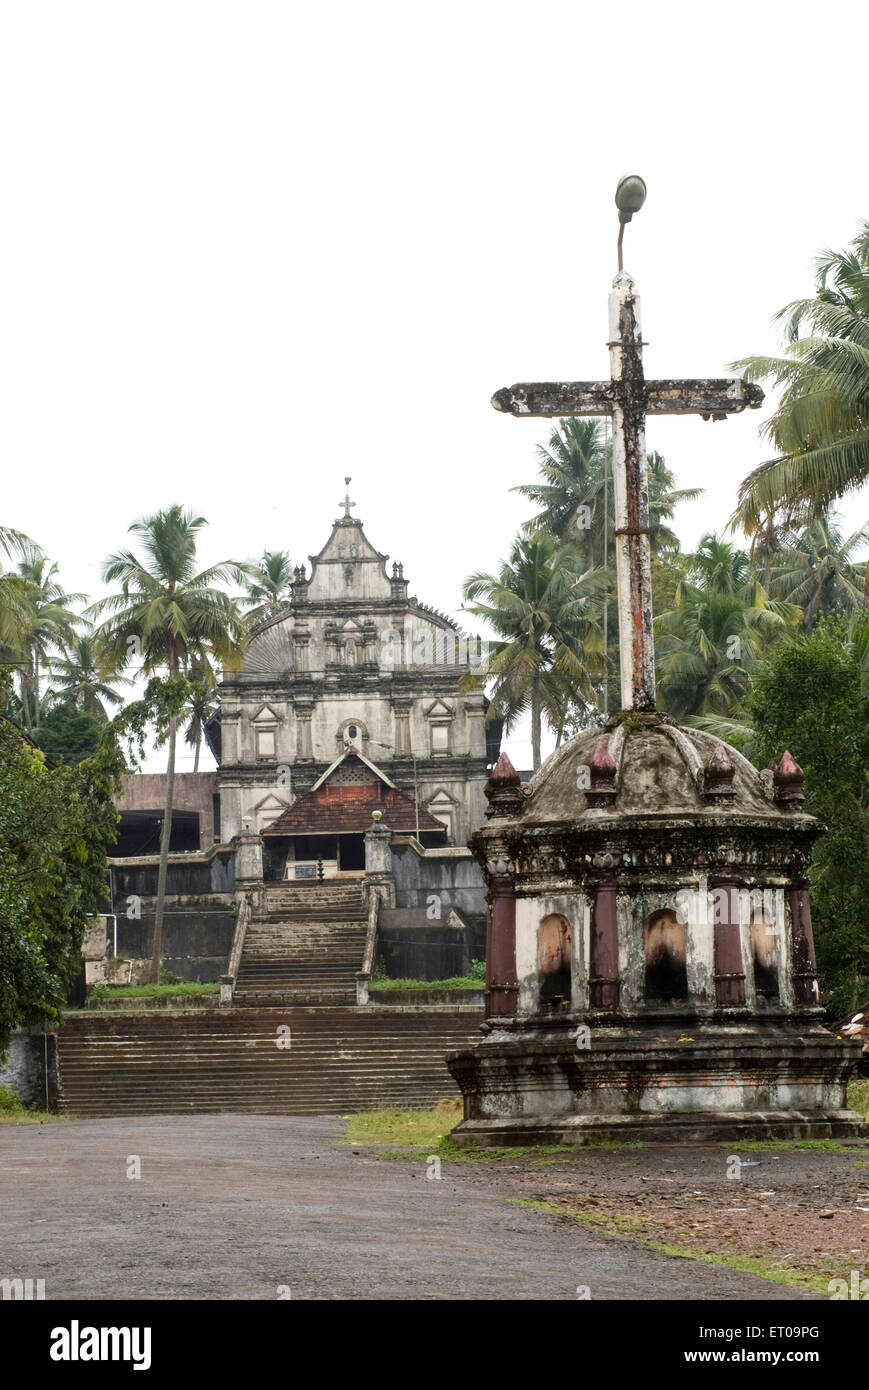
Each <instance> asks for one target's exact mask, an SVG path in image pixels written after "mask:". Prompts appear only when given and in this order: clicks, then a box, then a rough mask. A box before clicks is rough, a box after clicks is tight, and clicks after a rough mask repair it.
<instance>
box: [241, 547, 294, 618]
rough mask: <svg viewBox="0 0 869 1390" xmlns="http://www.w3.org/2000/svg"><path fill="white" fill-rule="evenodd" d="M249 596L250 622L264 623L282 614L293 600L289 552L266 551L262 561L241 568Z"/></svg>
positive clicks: (261, 557) (248, 613) (248, 615)
mask: <svg viewBox="0 0 869 1390" xmlns="http://www.w3.org/2000/svg"><path fill="white" fill-rule="evenodd" d="M239 578H240V579H241V580H242V581H243V583H244V587H245V591H246V597H245V599H244V601H243V607H244V609H245V612H246V616H247V621H248V622H249V623H258V622H262V620H263V619H264V618H270V617H272V615H273V614H275V613H280V611H281V609H282V608H284V607H285V606H286V605H287V604H288V603H289V601H290V596H291V594H292V583H293V567H292V564H291V563H290V556H289V552H288V551H286V550H264V551H263V553H262V555H261V556H260V558H259V560H255V561H252V562H251V563H250V564H247V565H240V566H239Z"/></svg>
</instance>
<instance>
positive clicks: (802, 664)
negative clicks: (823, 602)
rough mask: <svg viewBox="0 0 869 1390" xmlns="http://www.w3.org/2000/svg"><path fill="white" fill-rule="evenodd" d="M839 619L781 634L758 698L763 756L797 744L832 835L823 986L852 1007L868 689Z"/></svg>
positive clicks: (868, 882) (867, 934)
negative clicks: (788, 636) (805, 630)
mask: <svg viewBox="0 0 869 1390" xmlns="http://www.w3.org/2000/svg"><path fill="white" fill-rule="evenodd" d="M861 678H862V669H861V653H860V649H859V646H858V645H857V644H856V643H855V642H854V641H851V640H849V638H848V628H847V626H846V624H845V623H844V621H843V620H842V619H840V618H833V619H827V620H824V621H822V622H819V623H818V625H817V626H816V627H815V629H814V630H813V631H812V632H811V633H809V634H808V635H805V636H800V637H794V638H791V639H790V640H788V641H785V642H782V643H781V644H780V645H779V646H778V647H777V648H776V650H775V651H774V652H773V653H772V655H771V656H770V658H769V661H768V662H767V663H766V664H765V666H764V667H763V669H762V670H761V671H760V672H759V673H758V677H757V680H756V684H755V688H754V692H753V694H752V697H751V700H750V710H751V714H752V716H753V722H754V727H755V733H756V738H757V761H758V762H759V763H760V764H761V765H764V764H765V763H767V762H768V761H770V760H771V759H773V758H775V759H778V758H780V757H781V755H782V752H783V751H784V749H785V748H788V749H789V750H790V752H791V753H792V754H793V756H794V757H795V758H796V760H797V762H798V763H799V764H800V766H801V767H802V769H803V771H804V772H805V775H806V780H805V794H806V810H807V811H809V812H811V814H812V815H815V816H817V817H818V818H819V819H820V820H821V821H822V822H823V823H824V824H825V825H826V826H827V833H826V834H825V835H824V836H823V837H822V838H821V840H819V842H818V844H817V846H816V849H815V853H814V858H813V863H812V870H811V884H812V888H811V901H812V916H813V922H814V928H815V943H816V948H817V954H818V968H819V975H820V980H821V985H822V988H823V989H824V990H825V991H826V994H827V996H828V998H827V1002H828V1007H829V1008H830V1010H831V1012H832V1013H833V1014H834V1015H836V1014H844V1013H845V1012H847V1011H848V1010H849V1009H852V1008H854V1007H855V1006H856V1005H857V1004H858V1003H860V1002H862V1000H863V999H864V998H865V995H866V994H867V993H869V693H867V692H866V691H865V690H864V689H863V688H862V680H861Z"/></svg>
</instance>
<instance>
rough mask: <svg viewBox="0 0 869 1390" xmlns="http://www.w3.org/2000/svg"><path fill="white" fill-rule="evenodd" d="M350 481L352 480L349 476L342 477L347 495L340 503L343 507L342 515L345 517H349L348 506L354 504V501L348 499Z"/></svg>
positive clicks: (353, 505)
mask: <svg viewBox="0 0 869 1390" xmlns="http://www.w3.org/2000/svg"><path fill="white" fill-rule="evenodd" d="M351 481H352V479H350V478H345V479H344V482H345V483H346V484H347V496H346V497H345V498H344V500H343V502H342V503H341V506H342V507H343V508H344V515H345V517H349V516H350V508H351V507H355V506H356V503H355V502H351V501H350V483H351ZM350 519H351V520H352V517H351V518H350Z"/></svg>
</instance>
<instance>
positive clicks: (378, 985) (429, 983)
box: [369, 975, 486, 994]
mask: <svg viewBox="0 0 869 1390" xmlns="http://www.w3.org/2000/svg"><path fill="white" fill-rule="evenodd" d="M485 984H486V982H485V980H475V979H474V978H473V976H471V975H453V976H452V977H451V978H450V979H448V980H384V979H379V980H372V981H371V983H370V985H369V990H370V991H371V993H372V994H375V993H379V992H380V991H381V990H387V989H484V988H485Z"/></svg>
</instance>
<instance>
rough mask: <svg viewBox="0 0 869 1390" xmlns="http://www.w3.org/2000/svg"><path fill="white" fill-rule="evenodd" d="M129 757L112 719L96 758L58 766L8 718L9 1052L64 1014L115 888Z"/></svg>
mask: <svg viewBox="0 0 869 1390" xmlns="http://www.w3.org/2000/svg"><path fill="white" fill-rule="evenodd" d="M123 771H124V762H123V758H122V756H121V753H120V750H119V748H118V744H117V740H116V738H115V737H114V733H113V731H111V730H110V729H109V728H108V727H107V729H106V730H105V732H104V734H103V736H102V737H101V739H100V743H99V745H98V747H97V749H96V751H95V753H94V754H93V756H91V757H89V758H86V759H84V760H83V761H82V762H80V763H78V764H77V765H72V766H60V767H58V768H56V769H54V770H53V771H49V769H48V768H47V767H46V765H45V760H44V758H43V756H42V754H41V753H40V752H39V751H36V752H34V751H33V750H32V749H31V748H29V747H28V746H27V745H26V744H25V743H24V742H23V740H22V737H21V734H20V731H19V730H18V729H17V728H16V727H15V726H14V725H12V724H10V723H8V722H6V721H3V722H0V1050H2V1049H5V1047H6V1045H7V1043H8V1038H9V1033H10V1031H11V1029H12V1028H13V1027H15V1026H16V1025H18V1024H29V1023H43V1022H54V1021H56V1020H57V1019H58V1018H59V1016H60V1010H61V1008H62V1006H63V1003H64V1001H65V998H66V995H67V992H68V989H69V986H70V984H71V983H72V981H73V979H74V978H75V976H76V974H77V972H78V970H79V967H80V963H81V945H82V938H83V936H84V930H85V926H86V922H87V914H88V913H93V912H95V911H96V910H97V904H98V901H99V899H100V898H101V897H102V896H103V895H104V894H105V893H106V891H107V886H108V880H107V872H106V851H107V847H108V846H109V845H111V844H113V843H114V841H115V838H116V827H117V819H118V817H117V812H116V811H115V808H114V804H113V798H114V797H115V796H116V795H117V794H118V792H119V790H120V776H121V773H122V772H123Z"/></svg>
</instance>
